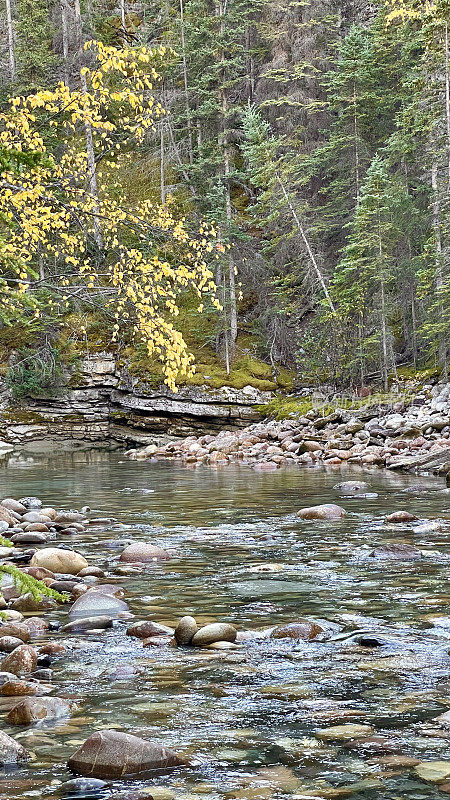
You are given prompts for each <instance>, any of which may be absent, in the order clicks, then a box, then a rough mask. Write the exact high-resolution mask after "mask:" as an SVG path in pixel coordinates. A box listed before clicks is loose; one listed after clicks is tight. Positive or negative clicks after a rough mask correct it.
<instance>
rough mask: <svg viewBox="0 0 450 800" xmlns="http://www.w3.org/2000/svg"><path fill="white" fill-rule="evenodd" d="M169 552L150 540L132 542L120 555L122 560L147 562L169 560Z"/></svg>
mask: <svg viewBox="0 0 450 800" xmlns="http://www.w3.org/2000/svg"><path fill="white" fill-rule="evenodd" d="M169 559H170V556H169V553H168V552H167V551H166V550H163V549H162V547H157V545H154V544H150V543H149V542H135V543H134V544H130V545H129V546H128V547H126V548H125V550H124V551H123V552H122V553H121V555H120V560H121V561H125V562H128V563H136V562H141V563H144V564H147V563H149V562H152V561H168V560H169Z"/></svg>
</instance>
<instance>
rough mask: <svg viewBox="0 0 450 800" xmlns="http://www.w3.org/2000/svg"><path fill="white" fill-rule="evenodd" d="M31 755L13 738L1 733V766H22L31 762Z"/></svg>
mask: <svg viewBox="0 0 450 800" xmlns="http://www.w3.org/2000/svg"><path fill="white" fill-rule="evenodd" d="M30 758H31V754H30V753H28V752H27V750H25V748H24V747H22V745H21V744H19V743H18V742H16V741H15V740H14V739H12V738H11V736H8V735H7V734H6V733H3V731H0V766H6V765H8V764H21V763H23V762H24V761H29V760H30Z"/></svg>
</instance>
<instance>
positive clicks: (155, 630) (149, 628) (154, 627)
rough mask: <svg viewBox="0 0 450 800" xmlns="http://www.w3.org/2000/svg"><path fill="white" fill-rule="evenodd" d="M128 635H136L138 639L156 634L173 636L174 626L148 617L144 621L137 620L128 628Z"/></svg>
mask: <svg viewBox="0 0 450 800" xmlns="http://www.w3.org/2000/svg"><path fill="white" fill-rule="evenodd" d="M127 636H135V637H136V638H138V639H148V638H150V637H154V636H173V628H169V627H167V625H160V623H159V622H152V620H151V619H146V620H144V621H143V622H135V623H134V624H133V625H130V627H129V628H127Z"/></svg>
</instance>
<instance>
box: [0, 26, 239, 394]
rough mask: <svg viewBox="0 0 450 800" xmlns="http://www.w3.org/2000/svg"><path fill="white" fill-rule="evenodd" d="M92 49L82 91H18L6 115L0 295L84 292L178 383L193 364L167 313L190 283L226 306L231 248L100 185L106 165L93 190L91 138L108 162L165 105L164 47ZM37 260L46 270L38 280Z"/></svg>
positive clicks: (166, 211) (131, 144) (210, 233)
mask: <svg viewBox="0 0 450 800" xmlns="http://www.w3.org/2000/svg"><path fill="white" fill-rule="evenodd" d="M86 48H88V49H89V50H90V51H91V53H92V55H93V56H94V60H93V63H92V65H91V66H90V67H84V68H83V70H82V73H83V81H82V86H81V88H80V89H79V90H73V89H70V88H69V87H68V86H67V85H66V84H65V83H59V84H58V85H57V86H56V88H55V89H53V90H45V91H40V92H37V93H36V94H33V95H30V96H27V97H15V98H13V99H12V100H11V101H10V106H9V109H8V110H7V111H6V112H4V113H2V114H0V152H2V153H4V154H6V156H7V158H6V159H5V160H4V162H3V163H6V166H3V167H2V171H1V174H0V188H1V193H0V217H1V218H2V220H3V222H4V236H3V239H2V241H1V245H0V263H1V265H2V272H1V275H2V277H0V302H2V303H3V302H4V303H6V304H8V302H10V298H11V296H12V289H14V290H15V291H17V289H18V290H20V291H21V292H23V293H26V294H27V302H28V303H30V302H32V300H33V297H34V295H35V293H36V291H37V290H38V289H39V288H46V289H50V290H53V291H57V292H58V293H59V294H60V296H61V297H62V298H63V299H64V300H65V301H66V303H67V304H68V303H69V300H70V298H72V297H77V298H81V299H83V300H84V301H85V302H87V303H90V304H91V306H94V307H96V308H102V309H104V311H105V312H106V314H108V315H109V317H110V319H111V330H112V336H113V338H117V336H119V334H120V331H121V330H123V329H124V328H125V329H126V330H127V333H129V332H130V329H131V330H132V331H134V333H135V334H136V336H137V338H138V339H139V341H142V340H144V341H145V342H146V346H147V349H148V353H149V356H152V355H156V356H157V357H158V358H159V359H160V360H161V362H162V364H163V371H164V375H165V380H166V382H167V384H168V385H169V386H170V387H171V388H172V389H175V381H176V379H177V377H178V376H182V375H190V374H192V371H193V363H192V362H193V356H192V355H191V354H190V353H189V352H188V349H187V346H186V343H185V341H184V339H183V336H182V335H181V333H180V332H179V331H178V330H177V329H176V327H175V326H174V325H173V324H172V322H171V318H175V317H177V315H178V306H177V298H178V295H179V293H180V292H183V291H185V290H186V289H191V290H194V291H195V293H196V295H197V296H198V298H199V307H201V306H202V303H201V298H202V296H204V295H207V294H208V295H210V296H212V299H213V302H214V303H215V304H216V305H218V303H217V301H216V300H215V299H214V291H215V286H214V281H213V273H212V270H211V262H212V261H213V259H215V258H218V257H219V253H220V252H222V250H223V247H222V245H221V243H220V242H217V241H216V239H215V237H216V231H215V229H214V228H213V226H211V225H208V224H206V223H202V224H201V226H200V229H199V230H198V231H197V233H196V234H195V235H193V234H191V233H189V232H188V229H187V226H186V223H185V220H184V219H181V220H180V219H177V218H176V217H175V216H174V214H173V211H172V210H171V207H170V204H167V205H164V206H163V205H156V204H153V203H151V202H150V201H148V200H144V201H140V202H138V203H137V204H135V206H134V207H132V208H129V207H127V205H126V203H125V202H124V201H123V198H121V196H120V193H119V194H116V196H114V197H112V196H110V193H109V192H108V191H107V187H106V186H102V185H101V184H100V182H99V181H100V178H101V175H100V173H99V171H98V170H97V175H96V178H97V187H98V189H97V190H94V188H93V181H92V177H93V176H92V174H91V173H90V170H92V167H90V165H89V155H88V137H90V138H91V139H92V142H93V146H94V151H95V154H96V161H97V162H101V163H102V171H105V172H108V171H109V170H111V169H113V168H114V167H116V166H117V156H118V155H120V153H123V152H125V153H126V152H130V150H132V148H135V147H136V146H137V145H139V144H140V143H141V142H142V141H143V140H144V138H145V136H146V134H147V132H148V131H149V130H151V129H152V128H153V121H154V119H155V118H158V117H159V116H161V115H162V114H163V113H164V109H163V108H161V106H160V105H159V104H158V103H157V102H156V101H155V99H154V97H153V95H152V87H153V84H154V82H155V81H156V80H157V79H158V72H157V69H156V67H157V65H158V64H159V63H163V61H164V57H165V56H166V55H167V51H166V49H165V48H164V47H159V48H157V49H155V50H150V49H148V48H146V47H140V48H132V47H128V46H124V47H123V48H120V49H119V48H116V47H109V46H105V45H104V44H102V43H101V42H88V43H87V45H86ZM50 130H51V135H52V137H55V136H56V137H57V139H56V141H57V144H58V150H56V149H55V152H54V151H53V150H52V147H51V145H49V144H48V141H49V139H50V137H49V135H48V133H49V131H50ZM53 141H55V139H53ZM39 264H40V265H43V266H44V274H45V275H48V276H49V277H48V278H45V279H42V278H41V279H39V278H38V275H37V273H38V272H39V269H38V265H39Z"/></svg>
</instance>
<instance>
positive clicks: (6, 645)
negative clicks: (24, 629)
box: [0, 636, 23, 653]
mask: <svg viewBox="0 0 450 800" xmlns="http://www.w3.org/2000/svg"><path fill="white" fill-rule="evenodd" d="M21 644H23V641H22V639H18V638H17V636H0V652H1V653H12V651H13V650H15V649H16V647H20V645H21Z"/></svg>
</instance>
